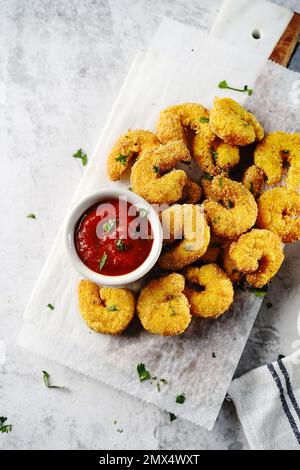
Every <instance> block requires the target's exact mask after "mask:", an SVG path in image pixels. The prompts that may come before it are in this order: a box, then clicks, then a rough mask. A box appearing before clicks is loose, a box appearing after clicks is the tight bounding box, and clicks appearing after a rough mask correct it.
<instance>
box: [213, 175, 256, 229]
mask: <svg viewBox="0 0 300 470" xmlns="http://www.w3.org/2000/svg"><path fill="white" fill-rule="evenodd" d="M204 188H205V195H206V197H207V200H206V201H204V209H205V214H206V216H207V220H208V223H209V225H210V226H211V228H212V230H213V232H214V233H215V234H216V235H218V236H219V237H224V238H236V237H238V236H239V235H240V234H241V233H244V232H246V231H247V230H249V229H250V228H251V227H253V225H254V224H255V221H256V217H257V205H256V202H255V199H254V197H253V196H252V194H251V193H250V191H248V190H247V189H246V188H245V187H244V186H243V185H242V183H237V182H236V181H232V180H230V179H228V178H225V177H224V176H216V177H215V178H214V179H213V180H212V181H205V182H204Z"/></svg>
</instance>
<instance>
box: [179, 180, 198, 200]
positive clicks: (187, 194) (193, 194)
mask: <svg viewBox="0 0 300 470" xmlns="http://www.w3.org/2000/svg"><path fill="white" fill-rule="evenodd" d="M201 195H202V188H201V186H199V184H197V183H195V181H193V180H191V179H190V178H188V179H187V182H186V185H185V186H184V189H183V201H184V202H185V203H186V204H197V202H199V201H200V199H201Z"/></svg>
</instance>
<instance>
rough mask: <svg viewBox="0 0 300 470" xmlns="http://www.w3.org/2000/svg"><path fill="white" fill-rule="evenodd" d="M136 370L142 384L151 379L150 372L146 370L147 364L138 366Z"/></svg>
mask: <svg viewBox="0 0 300 470" xmlns="http://www.w3.org/2000/svg"><path fill="white" fill-rule="evenodd" d="M136 369H137V373H138V375H139V379H140V382H144V381H145V380H150V379H151V376H150V373H149V371H148V370H147V369H146V368H145V364H138V365H137V368H136Z"/></svg>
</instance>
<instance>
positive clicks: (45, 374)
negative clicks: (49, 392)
mask: <svg viewBox="0 0 300 470" xmlns="http://www.w3.org/2000/svg"><path fill="white" fill-rule="evenodd" d="M42 372H43V379H44V384H45V385H46V387H47V388H60V389H63V388H65V387H59V386H58V385H50V375H49V374H48V372H46V371H45V370H43V371H42Z"/></svg>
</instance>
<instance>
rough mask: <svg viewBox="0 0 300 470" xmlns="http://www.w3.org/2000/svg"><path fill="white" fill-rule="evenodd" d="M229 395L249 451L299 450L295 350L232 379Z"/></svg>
mask: <svg viewBox="0 0 300 470" xmlns="http://www.w3.org/2000/svg"><path fill="white" fill-rule="evenodd" d="M229 395H230V397H231V398H232V400H233V402H234V404H235V407H236V410H237V414H238V417H239V420H240V422H241V424H242V426H243V429H244V432H245V435H246V437H247V439H248V442H249V444H250V446H251V448H252V449H256V450H300V355H299V351H297V352H296V353H294V354H292V355H291V356H288V357H285V358H283V359H278V361H276V362H273V363H272V364H267V365H266V366H263V367H259V368H258V369H254V370H253V371H251V372H248V373H247V374H245V375H243V376H242V377H240V378H238V379H235V380H233V382H232V384H231V386H230V389H229Z"/></svg>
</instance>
